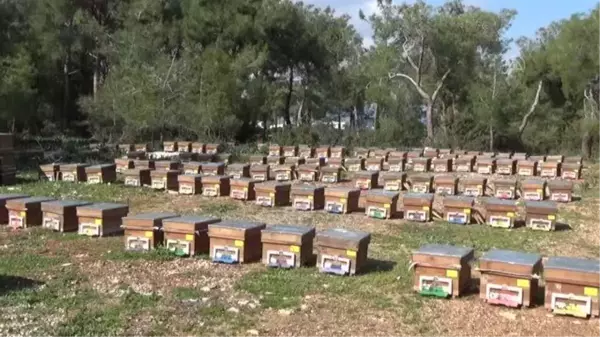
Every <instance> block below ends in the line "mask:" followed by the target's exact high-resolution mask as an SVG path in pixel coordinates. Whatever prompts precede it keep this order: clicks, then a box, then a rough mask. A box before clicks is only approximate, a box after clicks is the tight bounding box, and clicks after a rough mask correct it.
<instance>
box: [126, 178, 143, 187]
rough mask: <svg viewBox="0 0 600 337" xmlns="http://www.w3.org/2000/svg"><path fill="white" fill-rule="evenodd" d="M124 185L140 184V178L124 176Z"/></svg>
mask: <svg viewBox="0 0 600 337" xmlns="http://www.w3.org/2000/svg"><path fill="white" fill-rule="evenodd" d="M125 186H140V180H139V179H138V178H134V177H125Z"/></svg>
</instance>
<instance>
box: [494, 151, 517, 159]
mask: <svg viewBox="0 0 600 337" xmlns="http://www.w3.org/2000/svg"><path fill="white" fill-rule="evenodd" d="M512 157H513V153H512V152H499V153H497V154H496V158H498V159H506V158H512Z"/></svg>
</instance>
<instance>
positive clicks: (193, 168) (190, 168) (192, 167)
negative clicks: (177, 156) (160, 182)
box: [183, 161, 202, 174]
mask: <svg viewBox="0 0 600 337" xmlns="http://www.w3.org/2000/svg"><path fill="white" fill-rule="evenodd" d="M201 172H202V163H201V162H199V161H189V162H187V163H183V174H199V173H201Z"/></svg>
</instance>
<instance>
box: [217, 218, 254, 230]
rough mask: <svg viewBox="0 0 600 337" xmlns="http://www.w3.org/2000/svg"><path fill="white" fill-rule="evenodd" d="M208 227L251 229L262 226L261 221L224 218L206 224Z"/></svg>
mask: <svg viewBox="0 0 600 337" xmlns="http://www.w3.org/2000/svg"><path fill="white" fill-rule="evenodd" d="M208 226H209V228H233V229H243V230H246V229H253V228H260V227H264V226H265V224H264V223H262V222H253V221H242V220H224V221H221V222H217V223H213V224H210V225H208Z"/></svg>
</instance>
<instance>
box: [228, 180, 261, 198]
mask: <svg viewBox="0 0 600 337" xmlns="http://www.w3.org/2000/svg"><path fill="white" fill-rule="evenodd" d="M257 183H259V181H258V180H255V179H252V178H232V179H231V180H230V181H229V185H230V192H229V196H230V197H231V198H232V199H237V200H254V199H255V198H256V194H255V192H254V186H255V185H256V184H257Z"/></svg>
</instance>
